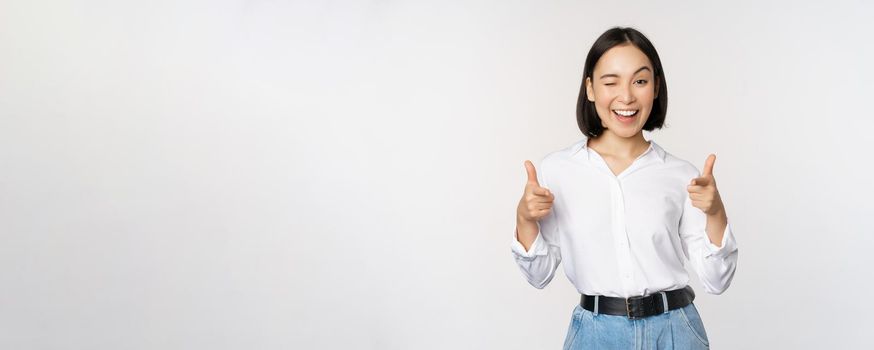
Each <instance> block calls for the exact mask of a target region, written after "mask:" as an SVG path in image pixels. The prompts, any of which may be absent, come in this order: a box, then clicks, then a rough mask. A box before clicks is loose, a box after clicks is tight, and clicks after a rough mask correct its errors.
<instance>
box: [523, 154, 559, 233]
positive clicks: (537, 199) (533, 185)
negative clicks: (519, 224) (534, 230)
mask: <svg viewBox="0 0 874 350" xmlns="http://www.w3.org/2000/svg"><path fill="white" fill-rule="evenodd" d="M525 170H527V171H528V182H527V183H526V184H525V191H524V192H523V193H522V199H520V200H519V206H518V207H517V208H516V215H517V216H518V218H519V219H521V220H523V221H526V222H530V223H533V222H537V221H540V219H541V218H543V217H544V216H547V215H549V213H550V211H552V202H553V201H554V200H555V196H554V195H553V194H552V192H551V191H549V189H547V188H544V187H540V183H538V182H537V171H536V170H535V169H534V164H531V161H528V160H526V161H525Z"/></svg>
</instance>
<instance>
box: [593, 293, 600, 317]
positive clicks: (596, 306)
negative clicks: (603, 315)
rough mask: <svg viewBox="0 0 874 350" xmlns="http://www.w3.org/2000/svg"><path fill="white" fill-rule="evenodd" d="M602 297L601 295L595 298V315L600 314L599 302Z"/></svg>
mask: <svg viewBox="0 0 874 350" xmlns="http://www.w3.org/2000/svg"><path fill="white" fill-rule="evenodd" d="M600 297H601V296H600V295H596V296H595V312H594V314H595V315H597V314H598V300H599V299H600Z"/></svg>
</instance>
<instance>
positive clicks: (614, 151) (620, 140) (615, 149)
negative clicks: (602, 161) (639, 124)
mask: <svg viewBox="0 0 874 350" xmlns="http://www.w3.org/2000/svg"><path fill="white" fill-rule="evenodd" d="M588 146H589V147H591V148H592V149H594V150H595V151H597V152H598V153H599V154H602V155H609V156H613V157H619V158H631V159H634V158H637V156H639V155H640V154H641V153H643V152H644V151H646V149H647V148H649V142H647V141H646V139H645V138H644V137H643V131H642V130H641V131H639V132H638V133H637V134H635V135H634V136H631V137H622V136H619V135H616V134H614V133H613V132H611V131H610V130H609V129H607V130H604V132H603V133H602V134H601V135H600V136H598V137H596V138H592V139H589V140H588Z"/></svg>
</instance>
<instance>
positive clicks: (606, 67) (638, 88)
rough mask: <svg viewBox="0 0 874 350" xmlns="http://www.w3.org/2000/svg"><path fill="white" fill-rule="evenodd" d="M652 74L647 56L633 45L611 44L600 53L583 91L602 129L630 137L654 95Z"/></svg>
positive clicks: (643, 119) (640, 127)
mask: <svg viewBox="0 0 874 350" xmlns="http://www.w3.org/2000/svg"><path fill="white" fill-rule="evenodd" d="M654 78H655V75H654V74H653V68H652V63H650V61H649V58H648V57H646V54H644V53H643V51H640V49H638V48H637V47H636V46H634V45H631V44H627V43H626V44H622V45H619V46H614V47H613V48H611V49H609V50H607V52H605V53H604V55H603V56H601V58H600V59H599V60H598V62H597V63H596V64H595V70H594V73H593V74H592V77H591V78H586V94H587V95H588V99H589V101H591V102H594V103H595V110H596V111H597V112H598V117H600V118H601V125H603V126H604V128H605V129H607V130H605V132H612V133H614V134H616V135H618V136H621V137H632V136H635V135H637V134H638V133H640V132H641V130H643V125H644V124H646V120H647V118H649V114H650V111H652V103H653V101H654V100H655V98H656V97H657V96H658V91H656V89H657V86H658V84H657V83H656V82H655V81H654ZM626 115H628V116H626Z"/></svg>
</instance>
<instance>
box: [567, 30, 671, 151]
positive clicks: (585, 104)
mask: <svg viewBox="0 0 874 350" xmlns="http://www.w3.org/2000/svg"><path fill="white" fill-rule="evenodd" d="M625 43H630V44H632V45H634V46H635V47H637V48H638V49H640V51H643V53H644V54H645V55H646V57H648V58H649V61H650V62H651V63H652V65H653V70H654V72H653V74H654V75H655V77H656V81H657V82H658V86H657V87H656V91H657V97H656V99H655V100H654V101H653V105H652V106H653V108H652V111H651V112H650V115H649V118H648V119H647V120H646V124H644V125H643V130H646V131H653V130H654V129H661V128H662V126H663V125H664V123H665V114H666V113H667V110H668V86H667V83H666V82H665V72H664V70H663V69H662V61H661V60H660V59H659V54H658V52H656V49H655V46H653V45H652V43H651V42H650V41H649V39H647V38H646V36H644V35H643V33H641V32H639V31H637V30H636V29H634V28H630V27H613V28H610V29H608V30H607V31H606V32H604V34H601V36H600V37H598V39H597V40H595V43H594V44H592V48H591V49H590V50H589V54H588V55H587V56H586V64H585V67H584V68H583V82H582V86H581V87H580V97H579V99H578V100H577V125H579V127H580V131H582V132H583V135H586V136H587V137H593V138H594V137H598V136H600V135H601V133H603V132H604V126H602V125H601V119H600V118H598V112H597V110H595V104H594V103H593V102H591V101H589V98H588V93H587V92H586V78H592V84H594V81H595V79H594V78H593V77H592V75H594V74H595V64H596V63H598V60H599V59H600V58H601V56H603V55H604V53H605V52H607V50H610V49H611V48H613V47H615V46H619V45H622V44H625Z"/></svg>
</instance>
